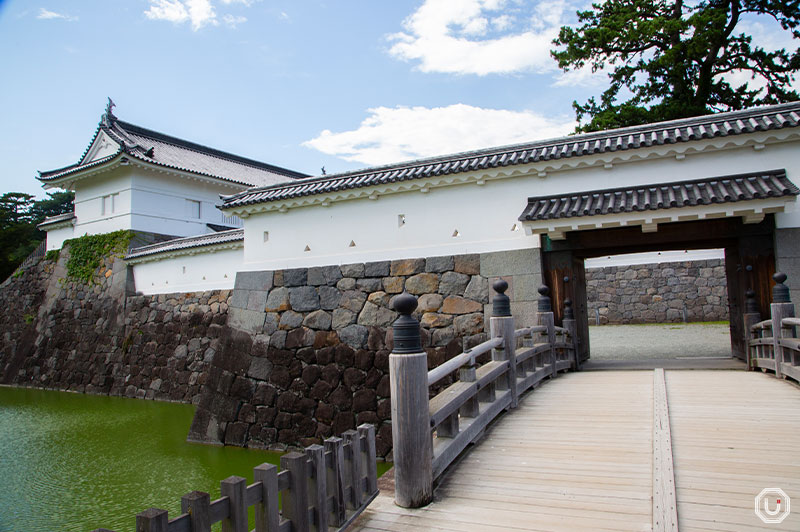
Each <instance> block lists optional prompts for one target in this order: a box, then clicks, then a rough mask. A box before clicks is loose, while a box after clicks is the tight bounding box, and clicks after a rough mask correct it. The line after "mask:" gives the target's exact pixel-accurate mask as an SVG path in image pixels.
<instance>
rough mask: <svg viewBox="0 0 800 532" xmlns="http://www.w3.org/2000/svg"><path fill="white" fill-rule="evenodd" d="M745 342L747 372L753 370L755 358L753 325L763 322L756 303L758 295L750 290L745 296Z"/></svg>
mask: <svg viewBox="0 0 800 532" xmlns="http://www.w3.org/2000/svg"><path fill="white" fill-rule="evenodd" d="M744 296H745V303H744V341H745V344H744V345H745V361H746V362H747V371H752V370H753V360H752V359H753V357H752V355H751V352H752V351H751V349H750V340H751V338H752V337H753V333H752V331H751V328H752V327H753V325H755V324H756V323H758V322H759V321H761V313H760V312H759V311H758V303H756V293H755V292H754V291H753V290H748V291H747V292H745V294H744Z"/></svg>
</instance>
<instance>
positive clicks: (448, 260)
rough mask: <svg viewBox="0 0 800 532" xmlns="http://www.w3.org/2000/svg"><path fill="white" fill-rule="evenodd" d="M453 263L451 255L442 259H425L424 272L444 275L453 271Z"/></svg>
mask: <svg viewBox="0 0 800 532" xmlns="http://www.w3.org/2000/svg"><path fill="white" fill-rule="evenodd" d="M454 265H455V261H454V259H453V257H452V255H446V256H444V257H429V258H427V259H425V271H426V272H432V273H444V272H447V271H450V270H452V269H453V267H454Z"/></svg>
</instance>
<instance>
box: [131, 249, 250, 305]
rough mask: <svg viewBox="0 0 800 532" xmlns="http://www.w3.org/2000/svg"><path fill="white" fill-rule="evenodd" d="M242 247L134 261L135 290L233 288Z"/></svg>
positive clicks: (178, 290)
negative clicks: (148, 260)
mask: <svg viewBox="0 0 800 532" xmlns="http://www.w3.org/2000/svg"><path fill="white" fill-rule="evenodd" d="M241 269H242V248H237V249H223V250H218V251H200V250H198V253H197V254H196V255H181V256H171V257H169V256H168V257H165V258H162V259H160V260H158V261H151V262H141V263H135V264H133V278H134V281H135V283H136V291H137V292H141V293H142V294H145V295H152V294H169V293H174V292H200V291H206V290H227V289H232V288H233V282H234V281H235V279H236V272H237V271H239V270H241Z"/></svg>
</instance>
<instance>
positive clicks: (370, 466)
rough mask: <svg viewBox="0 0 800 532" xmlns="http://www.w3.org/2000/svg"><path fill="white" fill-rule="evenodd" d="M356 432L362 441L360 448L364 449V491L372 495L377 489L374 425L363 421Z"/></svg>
mask: <svg viewBox="0 0 800 532" xmlns="http://www.w3.org/2000/svg"><path fill="white" fill-rule="evenodd" d="M357 428H358V433H359V435H361V440H362V442H363V445H362V448H363V449H364V461H365V462H366V464H365V465H364V474H365V476H366V481H367V482H366V484H367V487H366V492H367V494H368V495H373V494H374V493H376V492H377V491H378V464H377V463H376V451H375V425H372V424H371V423H363V424H361V425H359V426H358V427H357Z"/></svg>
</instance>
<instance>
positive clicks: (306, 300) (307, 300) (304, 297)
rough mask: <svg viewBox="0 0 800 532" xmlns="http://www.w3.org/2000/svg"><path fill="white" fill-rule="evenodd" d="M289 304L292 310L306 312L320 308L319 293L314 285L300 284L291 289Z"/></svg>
mask: <svg viewBox="0 0 800 532" xmlns="http://www.w3.org/2000/svg"><path fill="white" fill-rule="evenodd" d="M289 304H290V305H291V306H292V310H295V311H297V312H305V311H309V310H317V309H318V308H319V294H318V293H317V289H316V288H314V287H313V286H298V287H295V288H290V289H289Z"/></svg>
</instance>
